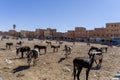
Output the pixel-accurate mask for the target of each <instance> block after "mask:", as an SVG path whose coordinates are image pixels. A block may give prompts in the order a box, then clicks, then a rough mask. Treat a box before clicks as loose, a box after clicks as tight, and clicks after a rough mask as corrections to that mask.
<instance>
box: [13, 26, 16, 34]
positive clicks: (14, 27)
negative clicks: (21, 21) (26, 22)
mask: <svg viewBox="0 0 120 80" xmlns="http://www.w3.org/2000/svg"><path fill="white" fill-rule="evenodd" d="M13 29H14V30H15V29H16V25H15V24H13ZM14 36H15V33H14Z"/></svg>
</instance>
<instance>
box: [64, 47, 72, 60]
mask: <svg viewBox="0 0 120 80" xmlns="http://www.w3.org/2000/svg"><path fill="white" fill-rule="evenodd" d="M63 51H65V57H66V58H67V56H68V55H70V54H71V51H72V46H67V45H65V46H64V50H63Z"/></svg>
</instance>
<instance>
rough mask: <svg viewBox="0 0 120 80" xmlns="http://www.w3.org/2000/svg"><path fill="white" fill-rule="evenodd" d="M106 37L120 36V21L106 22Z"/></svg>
mask: <svg viewBox="0 0 120 80" xmlns="http://www.w3.org/2000/svg"><path fill="white" fill-rule="evenodd" d="M106 38H107V39H111V38H120V22H119V23H106Z"/></svg>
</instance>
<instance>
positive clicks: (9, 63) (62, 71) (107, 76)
mask: <svg viewBox="0 0 120 80" xmlns="http://www.w3.org/2000/svg"><path fill="white" fill-rule="evenodd" d="M17 41H19V40H14V39H7V40H5V39H4V40H3V41H0V77H2V78H3V80H73V76H72V73H73V63H72V61H73V59H74V58H75V57H84V56H85V57H88V54H87V53H88V50H89V48H90V46H97V47H102V46H105V45H100V44H91V45H90V46H87V45H86V43H81V42H76V43H75V45H73V43H71V42H63V44H62V45H61V47H60V49H59V50H58V52H55V53H53V49H52V48H51V47H50V46H49V45H48V46H47V53H46V54H45V55H44V50H41V53H40V54H41V55H39V60H38V61H37V65H35V66H31V67H29V66H28V64H27V59H26V58H24V59H20V56H21V55H20V54H19V55H18V56H17V55H16V47H17V45H16V42H17ZM23 41H24V43H23V46H30V47H31V49H33V46H34V45H35V44H39V45H47V44H46V43H45V42H43V43H41V41H40V40H33V41H28V40H27V39H24V40H23ZM6 42H13V43H14V45H13V47H12V48H11V49H6V47H5V44H6ZM52 44H56V41H52ZM65 44H67V45H73V51H72V54H71V55H69V57H68V58H67V59H64V57H65V55H64V54H65V52H64V51H62V50H63V49H64V45H65ZM24 56H25V57H26V55H24ZM103 56H104V57H103V63H102V67H101V69H100V70H90V73H89V80H111V79H112V78H113V77H114V75H115V73H119V72H120V62H119V61H120V48H119V47H112V48H111V47H109V48H108V52H107V53H104V54H103ZM60 60H62V61H61V62H59V61H60ZM31 65H32V64H31ZM93 66H95V64H94V65H93ZM85 77H86V76H85V69H83V70H82V72H81V75H80V79H81V80H85Z"/></svg>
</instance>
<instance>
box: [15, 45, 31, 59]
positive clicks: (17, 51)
mask: <svg viewBox="0 0 120 80" xmlns="http://www.w3.org/2000/svg"><path fill="white" fill-rule="evenodd" d="M30 50H31V49H30V47H29V46H23V47H19V48H16V55H18V54H19V52H21V58H23V56H24V52H27V53H29V51H30ZM26 55H27V54H26Z"/></svg>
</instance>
